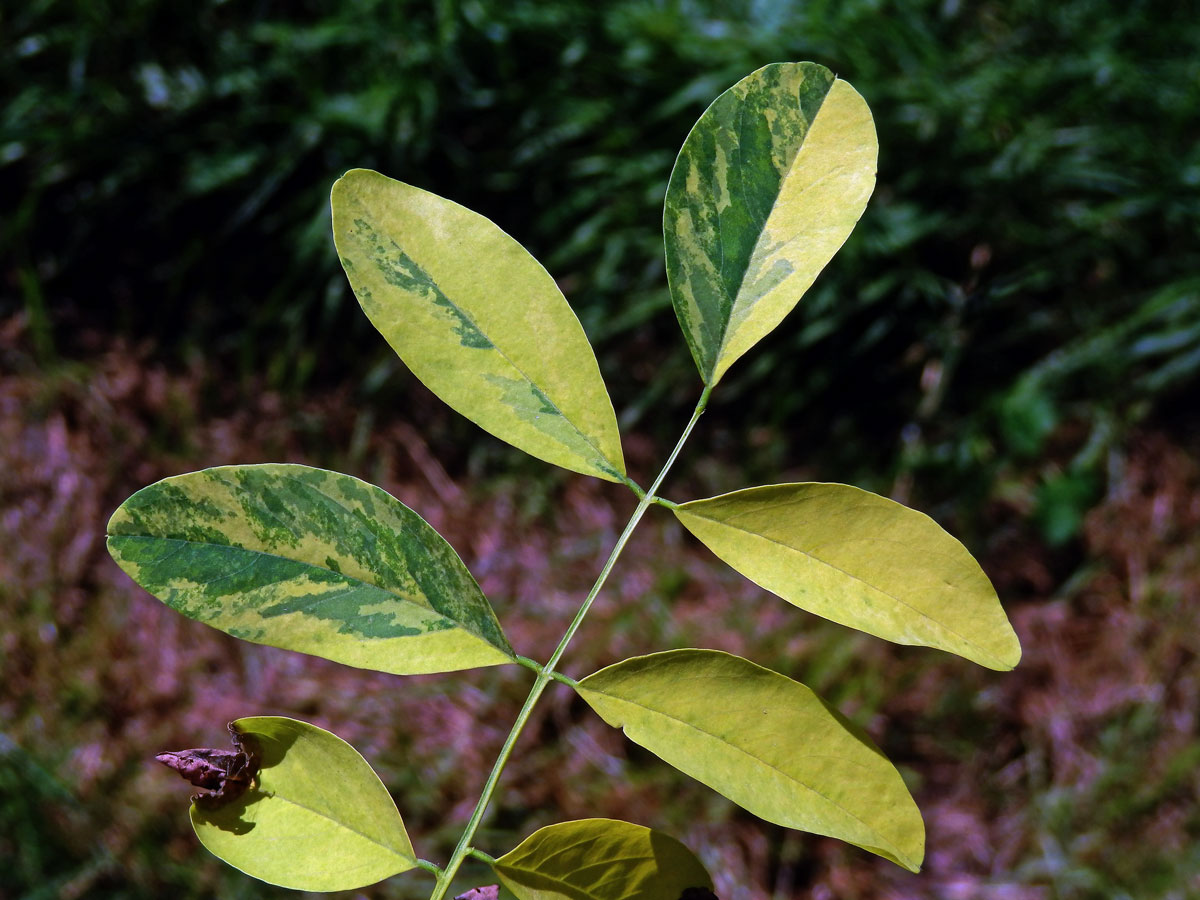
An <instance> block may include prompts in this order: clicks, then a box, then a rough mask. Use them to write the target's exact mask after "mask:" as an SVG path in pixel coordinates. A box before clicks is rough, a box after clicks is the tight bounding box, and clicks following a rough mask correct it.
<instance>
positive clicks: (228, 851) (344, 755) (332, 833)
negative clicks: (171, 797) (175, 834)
mask: <svg viewBox="0 0 1200 900" xmlns="http://www.w3.org/2000/svg"><path fill="white" fill-rule="evenodd" d="M234 724H235V725H236V726H237V728H238V730H239V731H240V732H241V733H242V734H243V735H244V736H245V737H244V739H245V740H246V741H248V742H250V741H252V742H253V743H254V746H255V747H256V749H257V750H258V751H259V753H260V756H261V760H260V762H261V768H260V770H259V774H258V784H257V787H256V788H254V789H252V790H250V791H249V792H248V793H246V794H243V795H242V796H241V797H240V798H238V799H237V800H234V801H231V802H230V803H228V804H226V805H224V806H220V807H217V808H216V809H208V808H204V807H200V806H197V805H195V804H192V810H191V815H192V827H194V828H195V829H196V835H197V837H199V838H200V842H201V843H202V844H204V846H205V847H207V848H208V850H209V851H210V852H212V853H213V854H214V855H216V856H218V857H220V858H221V859H223V860H224V861H225V862H227V863H229V865H231V866H233V867H234V868H237V869H240V870H241V871H243V872H245V873H246V874H247V875H251V876H253V877H254V878H258V879H259V880H261V881H267V882H270V883H271V884H278V885H282V886H283V887H287V888H292V889H294V890H300V891H342V890H350V889H351V888H358V887H363V886H364V885H368V884H374V883H375V882H377V881H382V880H383V879H384V878H388V877H390V876H392V875H396V874H399V873H400V872H406V871H408V870H409V869H411V868H413V867H415V866H416V864H417V859H416V854H415V853H414V852H413V847H412V844H411V843H410V841H409V839H408V833H407V832H406V831H405V829H404V822H403V820H402V819H401V817H400V813H399V811H398V810H397V809H396V804H395V803H393V802H392V798H391V795H390V794H388V792H387V788H385V787H384V786H383V784H382V783H381V782H380V780H379V776H377V775H376V774H375V772H374V771H373V770H372V769H371V766H370V765H369V764H368V763H367V761H366V760H365V759H363V758H362V756H360V755H359V753H358V751H357V750H355V749H354V748H353V747H351V746H350V745H349V744H347V743H346V742H345V741H343V740H342V739H341V738H339V737H338V736H337V735H334V734H330V733H329V732H328V731H325V730H323V729H321V728H317V727H316V726H315V725H309V724H308V723H307V722H298V721H296V720H295V719H287V718H283V717H281V716H257V717H251V718H246V719H238V720H237V722H235V723H234Z"/></svg>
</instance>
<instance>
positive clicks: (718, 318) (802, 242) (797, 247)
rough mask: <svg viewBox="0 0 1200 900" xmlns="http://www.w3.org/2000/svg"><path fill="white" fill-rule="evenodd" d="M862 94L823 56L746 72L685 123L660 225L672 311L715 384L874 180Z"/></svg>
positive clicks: (784, 309)
mask: <svg viewBox="0 0 1200 900" xmlns="http://www.w3.org/2000/svg"><path fill="white" fill-rule="evenodd" d="M878 150H879V147H878V142H877V140H876V137H875V124H874V122H873V120H872V119H871V112H870V110H869V109H868V108H867V104H866V103H865V102H864V101H863V99H862V97H860V96H859V95H858V93H857V92H856V91H855V90H854V88H852V87H850V85H849V84H847V83H846V82H844V81H841V80H839V79H836V78H834V76H833V73H832V72H830V71H829V70H828V69H826V68H825V67H824V66H819V65H816V64H815V63H775V64H773V65H769V66H765V67H764V68H762V69H759V70H758V71H757V72H754V73H752V74H750V75H747V76H746V77H745V78H743V79H742V80H741V81H739V82H738V83H737V84H735V85H734V86H733V87H731V88H730V89H729V90H727V91H726V92H725V93H723V94H722V95H721V96H720V97H718V98H717V99H716V100H715V101H713V104H712V105H711V106H710V107H709V108H708V109H707V110H706V111H705V113H704V114H703V115H702V116H701V117H700V119H699V121H698V122H696V124H695V126H694V127H693V128H692V130H691V133H690V134H688V136H687V140H686V141H685V142H684V145H683V149H682V150H681V151H680V153H679V158H678V159H677V160H676V162H675V168H674V170H673V171H672V173H671V181H670V183H669V185H668V187H667V198H666V205H665V210H664V215H663V229H664V234H665V238H666V251H667V279H668V281H669V283H670V288H671V299H672V302H673V303H674V305H675V314H676V315H677V316H678V317H679V323H680V325H681V326H682V327H683V333H684V336H685V337H686V338H687V342H688V345H689V346H690V347H691V350H692V356H693V357H694V358H695V360H696V365H697V366H698V367H699V369H700V375H701V377H702V378H703V379H704V382H705V383H706V384H708V385H714V384H716V383H717V381H718V380H720V378H721V376H722V375H723V374H724V373H725V370H726V369H728V368H729V366H730V364H732V363H733V362H734V360H736V359H737V358H738V357H740V356H741V355H742V354H743V353H745V352H746V351H747V350H749V349H750V348H751V347H752V346H754V344H755V343H757V342H758V341H759V340H760V339H761V338H762V337H763V336H764V335H766V334H768V333H769V332H770V331H771V330H772V329H773V328H774V327H775V326H776V325H778V324H779V323H780V321H782V320H783V317H784V316H786V315H787V314H788V312H790V311H791V309H792V308H793V307H794V306H795V305H796V303H797V302H798V301H799V300H800V297H801V295H802V294H803V293H804V292H805V291H807V290H808V288H809V286H810V285H811V284H812V283H813V281H814V280H815V279H816V277H817V275H818V274H819V273H820V271H821V270H822V269H823V268H825V264H826V263H828V262H829V260H830V259H831V258H832V257H833V255H834V254H835V253H836V252H837V251H838V248H840V247H841V246H842V244H843V243H844V242H845V240H846V238H847V237H849V235H850V232H851V231H852V230H853V229H854V225H855V224H856V223H857V222H858V219H859V216H861V215H862V212H863V209H864V208H865V207H866V205H867V199H868V198H869V197H870V196H871V191H872V190H873V189H874V187H875V163H876V158H877V156H878Z"/></svg>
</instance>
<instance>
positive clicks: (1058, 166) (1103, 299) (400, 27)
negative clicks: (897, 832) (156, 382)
mask: <svg viewBox="0 0 1200 900" xmlns="http://www.w3.org/2000/svg"><path fill="white" fill-rule="evenodd" d="M1195 13H1196V10H1195V9H1194V8H1191V9H1189V4H1186V3H1185V4H1179V3H1167V2H1141V3H1131V4H1113V3H1109V2H1104V0H1068V2H1064V3H1058V4H1044V3H1040V2H1039V3H1035V2H1032V0H1018V2H1004V3H988V2H983V3H977V2H976V3H966V2H960V0H937V2H917V0H909V2H891V3H888V2H879V0H850V2H837V3H831V2H789V0H744V2H724V3H717V2H684V0H674V2H668V0H659V2H648V0H616V2H608V3H593V2H589V0H554V2H545V0H467V2H451V0H438V2H433V3H424V2H422V3H415V2H395V0H353V2H341V3H335V4H328V3H316V2H286V3H282V2H275V3H272V2H266V0H257V2H238V3H232V2H224V3H222V2H211V3H201V4H193V5H190V6H189V7H188V8H187V9H186V11H185V10H184V9H181V8H180V7H178V6H177V5H175V4H170V3H163V2H159V0H123V2H116V0H87V2H82V0H80V2H63V0H58V2H54V0H32V2H29V3H25V4H20V5H14V6H13V7H12V8H11V9H9V10H8V11H6V12H5V13H4V18H3V28H4V34H5V40H6V42H7V44H8V48H9V49H8V52H6V53H4V54H3V55H2V56H0V73H2V75H0V77H2V79H3V83H4V85H5V97H6V103H5V106H4V110H3V114H2V118H0V192H2V194H3V196H4V197H6V198H7V199H6V201H5V206H6V207H7V209H6V215H5V216H4V221H3V230H2V232H0V253H2V254H3V257H4V259H5V261H6V264H5V267H4V269H5V271H4V276H5V282H6V283H5V285H4V302H5V304H6V306H14V305H15V306H18V307H19V306H22V305H23V306H24V307H25V309H26V310H27V311H28V314H29V316H30V317H31V319H32V320H33V321H34V323H35V326H36V328H35V331H36V335H37V338H38V342H39V344H38V346H39V348H40V350H41V352H42V354H43V357H44V358H47V359H49V358H51V357H52V356H53V354H54V353H60V354H69V353H70V352H71V349H72V348H71V344H70V333H69V332H70V330H71V329H73V328H74V327H75V326H76V325H78V324H88V325H92V326H95V327H97V328H100V329H103V330H106V331H112V330H118V331H120V332H122V333H126V334H131V335H135V336H152V337H153V338H155V339H156V341H157V342H158V345H159V346H160V347H161V348H162V350H163V352H164V353H182V354H200V355H202V356H203V357H205V359H207V360H209V361H214V362H216V361H219V363H220V365H221V366H222V367H228V368H229V369H230V370H235V371H241V372H242V373H243V374H244V375H257V374H261V373H268V374H269V379H270V383H271V384H272V385H274V386H283V387H288V388H303V387H305V386H307V385H309V384H312V383H313V382H314V380H316V381H318V382H319V381H321V380H325V381H328V380H330V379H336V380H342V379H345V378H347V377H352V378H353V377H356V376H361V377H366V376H372V377H370V378H369V380H367V382H366V384H367V387H368V388H369V389H375V390H380V389H381V388H380V385H383V384H389V383H390V384H391V385H392V386H393V387H395V385H396V384H397V382H396V380H395V379H392V380H391V381H390V382H389V381H388V379H387V378H386V376H387V375H389V374H391V372H392V371H393V370H394V369H395V367H396V366H395V363H393V362H392V361H391V359H390V355H389V353H388V351H387V349H386V347H384V346H383V344H382V342H381V341H379V340H378V339H377V338H376V337H375V336H374V335H373V333H372V332H371V331H370V327H369V325H368V324H367V323H366V321H365V320H364V318H363V317H362V316H361V315H360V314H359V313H358V311H357V308H356V304H355V303H354V300H353V297H352V296H351V295H350V294H349V291H348V289H347V287H346V284H345V280H344V278H343V277H342V276H341V274H340V271H339V268H338V265H337V262H336V259H335V256H334V252H333V247H332V243H331V241H330V239H329V227H328V200H327V197H328V191H329V187H330V184H331V183H332V181H333V180H334V179H335V178H336V177H337V176H338V175H340V174H341V173H342V172H343V171H345V170H346V169H347V168H351V167H354V166H367V167H373V168H377V169H379V170H380V171H383V172H385V173H386V174H388V175H391V176H393V177H396V178H399V179H401V180H405V181H408V182H411V183H413V184H417V185H419V186H421V187H424V188H426V189H429V190H432V191H434V192H436V193H440V194H442V195H444V196H447V197H450V198H452V199H454V200H457V201H459V202H461V203H463V204H465V205H467V206H469V207H471V208H474V209H477V210H478V211H480V212H482V213H483V214H485V215H488V216H489V217H491V218H493V219H494V220H495V221H497V222H498V223H499V224H500V225H501V226H502V227H503V228H505V229H506V230H507V231H509V232H510V233H511V234H513V235H514V236H516V237H517V238H518V239H519V240H521V241H522V242H523V243H525V244H526V246H528V247H529V249H530V250H531V251H532V252H533V253H534V254H535V255H536V256H537V257H538V258H539V259H541V260H542V261H543V262H544V263H545V264H546V265H547V267H548V268H549V269H550V271H551V272H552V274H553V275H554V276H555V277H556V278H557V279H558V280H559V281H560V283H561V285H562V286H563V288H564V290H565V292H566V293H567V295H568V299H570V301H571V302H572V304H573V305H574V306H575V308H576V309H577V311H578V313H579V315H580V317H581V318H582V320H583V322H584V325H585V327H586V329H587V331H588V333H589V335H590V336H591V337H592V339H593V341H594V342H595V343H596V344H597V345H598V352H599V354H600V356H601V358H602V363H606V365H605V366H604V368H605V371H606V372H607V373H608V375H609V378H610V380H611V381H612V383H613V391H612V392H613V395H614V398H615V402H616V404H617V406H618V409H619V411H620V412H621V414H622V416H623V421H624V424H625V425H626V426H634V425H642V424H643V415H644V413H645V411H646V410H648V409H650V408H651V407H653V408H655V409H656V410H658V411H659V414H657V415H656V416H655V417H653V419H652V420H651V421H650V422H648V423H645V424H646V427H648V428H654V427H656V423H664V425H663V427H665V430H666V431H671V430H672V429H674V427H675V425H674V419H673V418H672V417H671V416H669V415H662V414H661V411H662V409H663V404H664V403H666V404H667V405H668V407H669V408H670V409H678V410H680V415H682V414H684V412H686V409H688V408H690V405H691V396H690V392H691V390H692V387H693V380H692V377H691V374H690V369H691V362H690V360H689V359H688V358H687V355H686V352H685V351H684V349H683V347H682V344H681V342H680V341H679V339H678V336H677V333H676V330H675V324H674V322H673V320H672V318H671V314H670V312H669V310H670V305H669V301H668V298H667V295H666V291H665V283H664V276H663V265H662V249H661V200H662V196H663V192H664V189H665V185H666V180H667V176H668V174H669V171H670V167H671V164H672V162H673V160H674V155H675V153H676V151H677V150H678V148H679V146H680V144H681V143H682V139H683V137H684V136H685V135H686V133H687V130H688V129H689V128H690V126H691V123H692V122H693V121H694V120H695V118H696V117H697V116H698V115H699V113H700V112H701V111H702V110H703V109H704V107H705V106H706V105H707V104H708V103H709V102H711V100H712V99H713V98H714V97H715V96H716V95H717V94H718V93H719V92H720V91H722V90H724V89H725V88H726V87H728V86H729V85H730V84H732V83H733V82H734V81H736V80H737V79H738V78H740V77H741V76H742V75H744V74H746V73H747V72H749V71H751V70H753V69H755V68H757V67H759V66H761V65H763V64H765V63H767V62H772V61H779V60H796V59H811V60H815V61H817V62H821V63H823V64H825V65H827V66H829V67H830V68H832V69H833V70H834V71H835V72H837V73H838V74H839V75H840V76H841V77H843V78H846V79H848V80H849V81H850V82H851V83H852V84H853V85H854V86H855V87H856V88H857V89H858V90H859V91H860V92H861V93H862V94H863V95H864V96H865V97H867V98H868V101H869V103H870V105H871V107H872V109H873V111H874V114H875V117H876V120H877V123H878V129H879V135H880V144H881V147H882V152H881V158H880V176H879V186H878V189H877V191H876V194H875V197H874V198H873V200H872V202H871V204H870V206H869V207H868V211H867V213H866V215H865V216H864V218H863V220H862V222H861V224H860V226H859V228H858V230H857V231H856V233H855V234H854V235H853V236H852V238H851V240H850V242H849V244H848V245H847V247H846V248H845V249H844V251H843V252H842V253H841V254H840V255H839V256H838V258H837V260H836V262H835V264H834V265H832V266H831V267H830V270H829V271H828V272H827V273H826V274H825V275H823V276H822V278H821V279H820V280H819V282H818V284H817V285H816V286H815V288H814V289H813V290H812V291H811V292H810V294H809V296H808V297H807V298H806V300H805V302H804V303H803V305H802V308H801V311H799V312H797V313H796V314H795V315H794V316H793V317H792V318H791V319H790V320H789V321H788V323H787V324H786V326H785V327H784V328H782V329H780V330H779V332H778V333H777V334H776V335H775V336H774V337H773V339H772V340H771V341H770V342H769V343H767V344H766V345H765V346H764V347H763V348H762V349H761V350H759V351H758V352H756V353H755V354H754V356H753V357H752V358H751V359H750V360H748V361H747V362H745V363H744V364H742V365H740V366H738V367H736V368H735V370H734V371H733V373H731V377H730V378H729V379H728V381H727V383H726V384H724V385H723V386H722V392H721V395H720V397H719V398H718V399H719V400H720V401H722V403H723V405H722V406H721V407H719V409H718V415H720V416H722V417H723V418H724V419H725V420H726V421H729V422H730V423H731V433H739V431H740V429H739V426H741V425H742V424H744V423H748V422H753V423H756V424H760V425H762V424H765V425H767V426H768V427H772V426H774V427H775V428H776V430H777V431H778V432H779V433H780V434H781V435H782V436H783V439H784V441H785V443H784V444H783V445H778V444H775V445H774V446H775V451H776V453H777V454H778V455H779V458H782V459H790V458H793V457H796V456H800V455H804V456H805V457H806V458H811V457H812V455H813V454H814V453H818V454H819V453H820V452H822V451H825V452H835V453H836V455H837V459H838V462H839V465H840V466H843V467H844V466H846V465H847V464H849V465H851V466H852V467H853V468H854V469H855V471H854V472H852V473H851V474H853V475H855V476H857V477H858V478H859V480H866V481H871V480H872V479H873V478H874V479H878V478H880V477H891V476H892V475H893V474H895V472H896V470H897V469H898V468H899V469H906V468H920V467H922V466H934V467H936V468H937V470H938V472H939V475H940V477H941V478H943V479H945V478H951V481H950V482H948V483H947V485H948V490H947V493H946V496H953V495H955V494H961V492H962V491H963V490H964V489H965V488H967V487H969V485H964V484H961V483H959V482H958V481H955V480H954V479H964V478H969V477H971V476H969V475H968V473H979V472H981V471H987V473H988V477H989V479H990V477H991V475H993V474H994V471H993V469H994V467H995V464H996V463H997V460H998V459H999V460H1000V461H1004V460H1007V459H1009V458H1017V459H1031V458H1035V457H1037V456H1038V454H1039V453H1040V451H1041V450H1042V448H1043V442H1044V441H1045V440H1046V438H1047V437H1048V436H1049V435H1050V434H1051V433H1052V432H1053V431H1054V430H1055V429H1056V428H1057V427H1058V426H1059V425H1060V424H1061V423H1062V422H1063V420H1064V419H1068V418H1070V419H1073V420H1078V421H1080V422H1082V423H1083V426H1084V429H1085V432H1086V434H1087V435H1089V436H1090V437H1085V438H1084V439H1083V440H1082V441H1081V442H1080V444H1079V448H1078V449H1079V456H1078V458H1072V460H1071V461H1070V464H1069V467H1070V469H1071V472H1072V473H1073V474H1072V480H1071V481H1070V483H1066V482H1064V483H1062V484H1058V485H1047V486H1046V487H1045V488H1044V492H1045V494H1046V496H1045V498H1044V499H1045V501H1046V503H1047V504H1049V506H1050V507H1055V506H1059V507H1061V506H1064V505H1065V506H1066V507H1067V508H1068V509H1070V508H1073V505H1074V506H1075V507H1077V506H1078V505H1079V504H1080V503H1081V502H1086V500H1090V499H1091V498H1092V497H1093V496H1094V492H1095V488H1094V486H1090V485H1092V480H1091V476H1089V475H1088V474H1087V473H1088V472H1089V471H1091V470H1093V469H1094V468H1095V466H1096V465H1097V460H1099V459H1100V458H1101V455H1102V454H1101V452H1100V451H1101V448H1102V447H1103V446H1104V445H1105V444H1106V443H1107V442H1108V441H1109V440H1110V439H1111V435H1112V433H1113V431H1114V429H1119V428H1120V427H1121V426H1122V425H1124V424H1127V423H1128V422H1129V420H1130V419H1131V418H1132V419H1137V418H1140V417H1142V416H1144V415H1146V413H1147V412H1149V411H1150V410H1151V409H1152V408H1154V407H1156V406H1161V405H1163V404H1168V405H1169V404H1171V403H1173V402H1175V403H1177V402H1179V401H1182V400H1186V399H1187V398H1188V397H1189V388H1190V389H1191V390H1193V391H1194V389H1195V385H1196V383H1197V375H1198V373H1200V324H1198V323H1200V286H1198V283H1197V277H1198V275H1197V273H1200V240H1197V238H1198V236H1200V235H1198V234H1197V222H1198V221H1200V141H1198V140H1197V139H1196V138H1197V128H1196V114H1195V111H1196V109H1197V108H1200V56H1198V55H1197V54H1196V53H1195V48H1196V47H1197V46H1200V16H1197V15H1196V14H1195ZM648 349H649V350H650V351H652V352H649V353H648V352H647V350H648ZM406 389H407V386H406V385H405V384H403V382H402V381H401V382H400V385H399V387H398V388H395V391H396V392H395V393H391V394H388V396H389V397H398V396H400V395H401V394H400V393H399V392H400V391H402V390H406ZM382 390H385V391H388V390H391V388H386V387H385V388H382ZM935 410H936V411H937V412H938V413H939V415H938V417H937V427H936V428H934V429H933V431H932V433H928V432H929V429H927V428H924V429H923V427H922V426H924V425H926V424H927V420H929V419H932V418H933V413H934V411H935ZM796 423H815V424H807V425H797V424H796ZM905 425H908V426H909V428H908V431H907V432H905V431H904V427H905ZM733 440H735V442H736V441H737V439H736V438H735V439H733ZM747 452H748V451H747V449H746V448H745V447H744V446H741V445H740V444H739V445H738V446H734V447H731V448H730V453H731V454H734V455H737V456H740V457H744V456H745V455H746V454H747ZM777 462H778V460H777V459H776V460H773V463H777ZM881 473H883V475H882V476H881ZM843 477H846V476H845V475H844V474H843ZM1064 477H1065V476H1064ZM1079 498H1084V499H1082V500H1081V499H1079ZM1072 521H1074V520H1072V519H1071V517H1070V515H1069V514H1067V515H1066V518H1065V519H1064V518H1063V515H1062V514H1059V513H1056V512H1055V511H1054V509H1052V508H1051V509H1048V511H1047V512H1046V528H1047V531H1048V533H1050V534H1051V535H1052V536H1055V537H1056V538H1060V539H1062V538H1065V537H1069V536H1070V534H1071V532H1072Z"/></svg>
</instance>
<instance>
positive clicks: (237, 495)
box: [108, 465, 512, 675]
mask: <svg viewBox="0 0 1200 900" xmlns="http://www.w3.org/2000/svg"><path fill="white" fill-rule="evenodd" d="M108 534H109V537H108V548H109V552H110V553H111V554H112V556H113V558H114V559H115V560H116V561H117V564H118V565H119V566H120V567H121V568H122V569H124V570H125V571H126V572H127V573H128V574H129V576H130V577H131V578H133V580H134V581H136V582H137V583H138V584H140V585H141V586H142V587H144V588H145V589H146V590H148V591H149V592H150V593H152V594H154V596H156V597H158V598H159V599H160V600H162V601H163V602H164V603H166V604H167V605H168V606H170V607H172V608H173V609H176V610H178V611H179V612H181V613H183V614H184V615H186V616H189V617H191V618H193V619H196V620H197V621H200V622H203V623H205V624H206V625H211V626H213V627H214V628H219V629H220V630H222V631H225V632H228V633H229V634H232V635H233V636H234V637H238V638H242V639H243V640H247V641H254V642H255V643H259V644H269V645H271V646H272V647H282V648H284V649H285V650H299V651H301V652H304V653H311V654H313V655H314V656H323V657H325V658H326V659H332V660H335V661H336V662H340V663H346V664H347V665H351V666H358V667H359V668H364V669H377V670H379V671H382V672H392V673H395V674H399V675H407V674H417V673H424V672H450V671H454V670H456V669H466V668H472V667H474V666H489V665H497V664H499V663H505V662H512V648H511V647H510V646H509V644H508V641H507V640H506V639H505V637H504V634H503V632H502V631H501V629H500V623H499V622H497V621H496V615H495V613H494V612H493V611H492V608H491V606H490V605H489V604H488V602H487V599H486V598H485V597H484V596H483V593H482V592H481V591H480V589H479V585H478V584H476V583H475V579H474V578H472V577H471V573H470V572H468V571H467V568H466V566H464V565H463V563H462V560H461V559H459V557H458V554H456V553H455V552H454V549H453V548H452V547H451V546H450V545H449V544H448V543H446V541H445V540H444V539H443V538H442V537H441V535H439V534H438V533H437V532H436V531H434V530H433V528H431V527H430V526H429V525H428V524H427V523H426V522H425V521H424V520H423V519H422V518H421V517H420V516H418V515H417V514H416V513H414V512H413V511H412V510H410V509H409V508H408V507H406V506H405V505H404V504H402V503H401V502H400V501H398V500H396V499H395V498H394V497H392V496H391V495H389V494H388V493H387V492H386V491H383V490H382V489H380V488H377V487H375V486H374V485H370V484H367V483H366V482H364V481H359V480H358V479H357V478H352V477H350V476H349V475H340V474H338V473H336V472H328V471H326V470H324V469H313V468H309V467H308V466H295V465H254V466H222V467H219V468H214V469H205V470H203V471H201V472H192V473H189V474H187V475H177V476H175V477H173V478H166V479H164V480H162V481H160V482H158V483H156V484H152V485H150V486H149V487H145V488H143V489H142V490H140V491H138V492H137V493H136V494H134V495H133V496H131V497H130V498H129V499H128V500H126V501H125V502H124V503H123V504H121V506H120V507H119V508H118V509H117V511H116V512H115V513H113V516H112V519H111V520H110V521H109V523H108Z"/></svg>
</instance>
